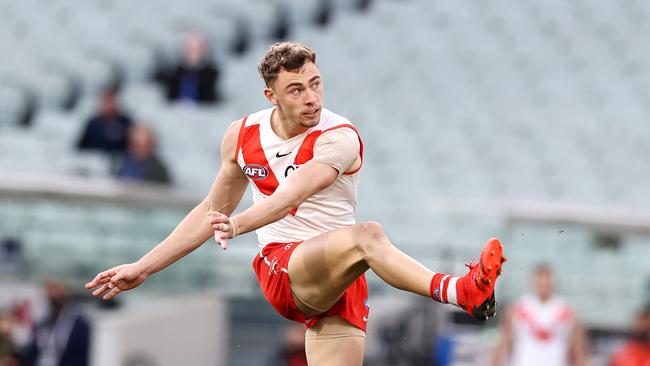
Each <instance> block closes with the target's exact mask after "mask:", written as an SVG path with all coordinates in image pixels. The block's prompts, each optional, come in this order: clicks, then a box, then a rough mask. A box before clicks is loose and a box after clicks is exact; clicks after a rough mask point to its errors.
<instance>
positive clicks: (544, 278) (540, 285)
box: [533, 271, 555, 301]
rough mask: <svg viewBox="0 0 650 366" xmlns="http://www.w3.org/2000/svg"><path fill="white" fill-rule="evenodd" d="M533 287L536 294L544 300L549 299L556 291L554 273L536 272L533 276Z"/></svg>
mask: <svg viewBox="0 0 650 366" xmlns="http://www.w3.org/2000/svg"><path fill="white" fill-rule="evenodd" d="M533 287H534V288H535V294H536V295H537V297H539V298H540V299H541V300H543V301H545V300H547V299H549V298H550V297H551V296H552V295H553V292H554V291H555V286H554V284H553V274H552V273H551V272H549V271H539V272H537V273H535V275H534V277H533Z"/></svg>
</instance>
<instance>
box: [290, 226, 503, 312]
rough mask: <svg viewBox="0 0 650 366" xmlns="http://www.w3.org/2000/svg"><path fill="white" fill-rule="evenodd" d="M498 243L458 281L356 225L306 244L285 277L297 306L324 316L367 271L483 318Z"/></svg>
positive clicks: (497, 263) (488, 308)
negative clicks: (428, 267) (428, 266)
mask: <svg viewBox="0 0 650 366" xmlns="http://www.w3.org/2000/svg"><path fill="white" fill-rule="evenodd" d="M504 261H505V258H504V257H502V247H501V244H500V243H499V242H498V240H496V239H491V240H489V241H488V243H487V244H486V246H485V248H484V250H483V252H482V253H481V257H480V260H479V263H478V264H477V265H475V266H470V272H469V273H468V274H467V275H465V276H463V277H461V278H458V277H451V276H448V275H444V274H440V273H435V272H433V271H431V270H429V269H427V268H426V267H424V266H423V265H422V264H420V263H418V262H417V261H416V260H414V259H413V258H411V257H409V256H408V255H406V254H404V253H403V252H401V251H400V250H399V249H397V248H396V247H395V246H394V245H393V244H392V243H391V242H390V241H389V240H388V237H386V235H385V234H384V232H383V230H382V228H381V226H380V225H379V224H377V223H372V222H369V223H361V224H356V225H353V226H350V227H347V228H343V229H339V230H335V231H332V232H330V233H326V234H323V235H319V236H317V237H315V238H312V239H309V240H306V241H305V242H304V243H302V244H301V245H300V246H298V247H297V248H296V249H295V250H294V252H293V253H292V255H291V258H290V259H289V264H288V274H289V278H290V280H291V290H292V292H293V294H294V299H295V300H296V305H297V306H298V308H299V309H300V310H301V311H302V312H304V313H305V315H306V316H313V315H317V314H320V313H324V312H325V311H326V310H327V309H329V308H330V307H331V306H332V305H334V304H335V303H336V301H338V299H339V298H340V297H341V295H342V294H343V292H345V289H346V288H347V287H348V286H349V285H350V284H351V283H352V282H353V281H354V280H356V279H357V278H358V277H359V276H360V275H361V274H363V273H364V272H365V271H366V270H367V269H368V268H371V269H372V270H373V271H374V272H375V273H376V274H377V275H378V276H379V277H380V278H381V279H383V280H384V281H385V282H386V283H388V284H389V285H391V286H393V287H396V288H398V289H402V290H406V291H409V292H413V293H416V294H419V295H422V296H430V297H432V298H434V300H437V301H439V302H445V303H448V302H449V303H453V304H457V305H459V306H460V307H462V308H463V309H464V310H466V311H467V312H468V313H469V314H470V315H472V316H474V317H476V318H478V319H481V320H484V319H487V317H489V316H493V315H494V305H495V302H494V298H493V292H494V284H495V282H496V277H497V276H498V275H499V274H500V272H501V265H502V262H504Z"/></svg>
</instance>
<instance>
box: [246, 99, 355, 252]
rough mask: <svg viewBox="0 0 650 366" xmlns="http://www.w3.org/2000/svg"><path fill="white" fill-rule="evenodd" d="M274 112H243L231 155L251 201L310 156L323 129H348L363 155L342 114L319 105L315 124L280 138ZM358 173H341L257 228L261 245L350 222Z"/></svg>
mask: <svg viewBox="0 0 650 366" xmlns="http://www.w3.org/2000/svg"><path fill="white" fill-rule="evenodd" d="M273 110H274V108H269V109H265V110H262V111H259V112H256V113H253V114H251V115H248V116H246V117H245V118H244V119H243V121H244V122H243V123H242V127H241V129H240V131H239V136H238V139H237V150H236V159H237V162H238V163H239V166H240V167H241V168H242V170H243V171H244V174H246V176H247V177H248V179H249V180H250V182H251V183H252V184H251V188H252V191H253V203H254V204H257V203H259V202H260V201H261V200H263V199H264V198H266V197H268V196H270V195H271V194H273V192H275V189H276V188H277V187H278V186H279V185H281V184H284V183H285V181H286V179H287V177H288V176H289V175H290V174H291V173H292V172H293V171H294V170H296V169H299V168H300V166H301V165H302V164H305V163H306V162H307V161H309V160H311V159H312V157H313V148H314V143H315V142H316V139H317V138H318V136H320V135H321V134H322V133H325V132H327V131H329V130H333V129H338V128H350V129H351V130H353V131H354V132H355V133H356V134H357V137H358V138H359V143H360V146H361V149H360V154H361V155H363V145H362V144H361V138H360V137H359V133H358V131H357V129H356V127H354V126H353V125H352V123H350V121H349V120H347V119H346V118H345V117H343V116H340V115H338V114H336V113H333V112H331V111H329V110H327V109H325V108H323V109H321V115H320V121H319V123H318V124H317V125H316V126H314V127H312V128H310V129H309V130H308V131H306V132H305V133H302V134H300V135H298V136H294V137H292V138H290V139H288V140H283V139H281V138H280V137H278V136H277V135H276V134H275V132H273V129H272V128H271V113H272V112H273ZM358 171H359V169H357V170H356V171H354V172H349V173H344V174H340V175H339V177H338V178H337V179H336V181H335V182H334V183H333V184H332V185H331V186H329V187H328V188H326V189H324V190H323V191H321V192H319V193H317V194H315V195H314V196H312V197H309V198H308V199H307V200H306V201H305V202H303V203H302V204H301V205H300V206H299V207H298V208H297V209H296V210H293V211H292V212H291V213H290V214H289V215H287V216H286V217H285V218H283V219H281V220H279V221H277V222H274V223H272V224H269V225H266V226H264V227H261V228H259V229H257V230H256V233H257V236H258V241H259V243H260V246H264V245H266V244H269V243H289V242H299V241H304V240H307V239H310V238H313V237H315V236H317V235H320V234H323V233H325V232H328V231H332V230H335V229H339V228H342V227H346V226H350V225H353V224H354V223H355V219H354V214H355V211H356V205H357V186H358V181H359V174H358Z"/></svg>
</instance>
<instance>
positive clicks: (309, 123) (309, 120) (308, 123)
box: [301, 113, 320, 127]
mask: <svg viewBox="0 0 650 366" xmlns="http://www.w3.org/2000/svg"><path fill="white" fill-rule="evenodd" d="M301 121H302V122H301V125H302V126H303V127H314V126H316V125H317V124H318V122H320V113H317V114H316V115H304V114H303V115H302V119H301Z"/></svg>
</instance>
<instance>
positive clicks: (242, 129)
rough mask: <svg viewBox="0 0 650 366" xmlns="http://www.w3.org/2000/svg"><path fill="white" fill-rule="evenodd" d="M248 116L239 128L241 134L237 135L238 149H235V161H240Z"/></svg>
mask: <svg viewBox="0 0 650 366" xmlns="http://www.w3.org/2000/svg"><path fill="white" fill-rule="evenodd" d="M247 119H248V116H246V117H244V119H243V120H242V121H241V126H240V127H239V134H237V147H236V148H235V161H238V160H239V149H240V148H241V142H242V139H241V137H242V135H243V134H244V127H245V126H246V120H247Z"/></svg>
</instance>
